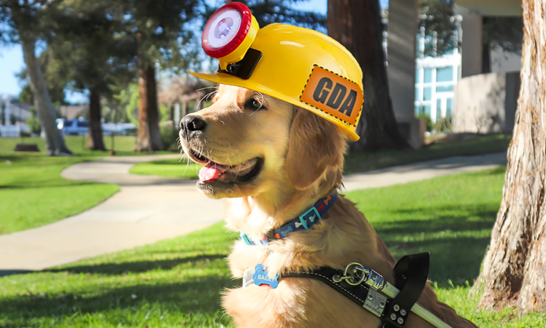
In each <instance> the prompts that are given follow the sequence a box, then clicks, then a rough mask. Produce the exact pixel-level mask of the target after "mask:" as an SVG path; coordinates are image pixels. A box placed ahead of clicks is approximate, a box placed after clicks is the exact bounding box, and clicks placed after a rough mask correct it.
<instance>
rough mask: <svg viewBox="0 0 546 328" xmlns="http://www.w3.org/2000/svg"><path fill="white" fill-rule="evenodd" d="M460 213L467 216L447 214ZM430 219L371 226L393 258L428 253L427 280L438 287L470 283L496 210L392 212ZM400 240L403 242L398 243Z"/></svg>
mask: <svg viewBox="0 0 546 328" xmlns="http://www.w3.org/2000/svg"><path fill="white" fill-rule="evenodd" d="M457 211H462V212H465V213H468V215H467V216H464V217H463V216H457V215H448V214H447V213H449V212H457ZM394 213H396V214H398V215H403V216H405V217H430V218H431V219H429V220H407V221H402V220H400V221H396V222H374V223H372V225H373V226H374V228H375V229H376V231H377V232H378V234H379V235H380V236H381V238H382V239H383V241H384V242H385V244H386V245H387V247H389V249H390V251H391V252H392V253H393V255H394V256H395V257H396V258H400V257H402V256H404V255H407V254H414V253H420V252H430V255H431V268H430V273H429V279H431V280H432V281H435V282H437V283H438V285H439V286H440V287H449V286H450V283H449V281H452V283H453V285H455V286H464V285H466V281H468V282H469V283H470V284H473V282H474V280H475V279H476V278H477V276H478V274H479V271H480V264H481V262H482V260H483V257H484V255H485V251H486V249H487V246H488V245H489V242H490V238H491V237H490V231H491V229H492V227H493V224H494V222H495V217H496V214H497V211H496V210H495V209H492V208H491V206H486V205H484V206H475V205H473V206H467V207H464V206H458V207H428V208H425V209H415V210H400V211H395V212H393V214H394ZM400 239H403V241H401V240H400Z"/></svg>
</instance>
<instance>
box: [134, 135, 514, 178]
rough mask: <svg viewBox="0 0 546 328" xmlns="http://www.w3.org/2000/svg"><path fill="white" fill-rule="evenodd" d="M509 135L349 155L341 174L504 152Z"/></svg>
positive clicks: (158, 170)
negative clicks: (452, 157)
mask: <svg viewBox="0 0 546 328" xmlns="http://www.w3.org/2000/svg"><path fill="white" fill-rule="evenodd" d="M510 139H511V135H510V134H495V135H486V136H479V137H476V138H474V139H470V140H463V141H453V142H446V143H438V144H433V145H430V146H427V147H423V148H421V149H406V150H402V151H398V150H389V151H380V152H375V153H360V154H357V153H351V154H348V155H347V156H346V157H345V171H344V172H345V174H350V173H356V172H363V171H370V170H375V169H381V168H385V167H389V166H395V165H403V164H410V163H417V162H423V161H429V160H435V159H440V158H446V157H451V156H472V155H482V154H490V153H497V152H506V150H507V149H508V144H509V143H510ZM201 167H202V166H201V165H196V164H193V163H192V164H187V163H186V162H185V161H182V162H179V160H177V159H173V160H161V161H154V162H147V163H140V164H137V165H135V166H133V168H131V171H130V172H131V173H134V174H143V175H159V176H163V177H169V178H187V179H195V180H197V178H198V175H197V173H198V172H199V169H200V168H201Z"/></svg>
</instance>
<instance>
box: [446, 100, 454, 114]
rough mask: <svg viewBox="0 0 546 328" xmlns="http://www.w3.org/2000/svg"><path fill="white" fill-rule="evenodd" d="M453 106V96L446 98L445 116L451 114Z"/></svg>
mask: <svg viewBox="0 0 546 328" xmlns="http://www.w3.org/2000/svg"><path fill="white" fill-rule="evenodd" d="M452 108H453V98H447V99H446V116H451V112H452Z"/></svg>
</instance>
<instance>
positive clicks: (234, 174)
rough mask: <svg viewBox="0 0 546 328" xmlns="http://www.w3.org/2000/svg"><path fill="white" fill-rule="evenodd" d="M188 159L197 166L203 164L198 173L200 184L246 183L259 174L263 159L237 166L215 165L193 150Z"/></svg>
mask: <svg viewBox="0 0 546 328" xmlns="http://www.w3.org/2000/svg"><path fill="white" fill-rule="evenodd" d="M190 157H191V158H192V159H193V160H194V161H195V162H197V163H199V164H205V167H203V168H201V170H200V171H199V182H202V183H212V182H220V183H248V182H250V181H252V180H253V179H254V178H256V177H257V176H258V174H260V171H261V170H262V167H263V159H262V158H259V157H256V158H253V159H250V160H248V161H245V162H243V163H240V164H237V165H224V164H220V163H216V162H214V161H212V160H210V159H208V158H206V157H205V156H203V155H201V154H198V153H197V152H195V151H193V150H192V151H191V155H190Z"/></svg>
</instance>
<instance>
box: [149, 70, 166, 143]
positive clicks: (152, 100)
mask: <svg viewBox="0 0 546 328" xmlns="http://www.w3.org/2000/svg"><path fill="white" fill-rule="evenodd" d="M146 97H147V105H148V108H147V109H148V125H149V129H150V141H151V144H152V149H153V150H163V142H162V141H161V130H160V129H159V106H158V102H157V83H156V79H155V67H154V65H148V67H147V68H146Z"/></svg>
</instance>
